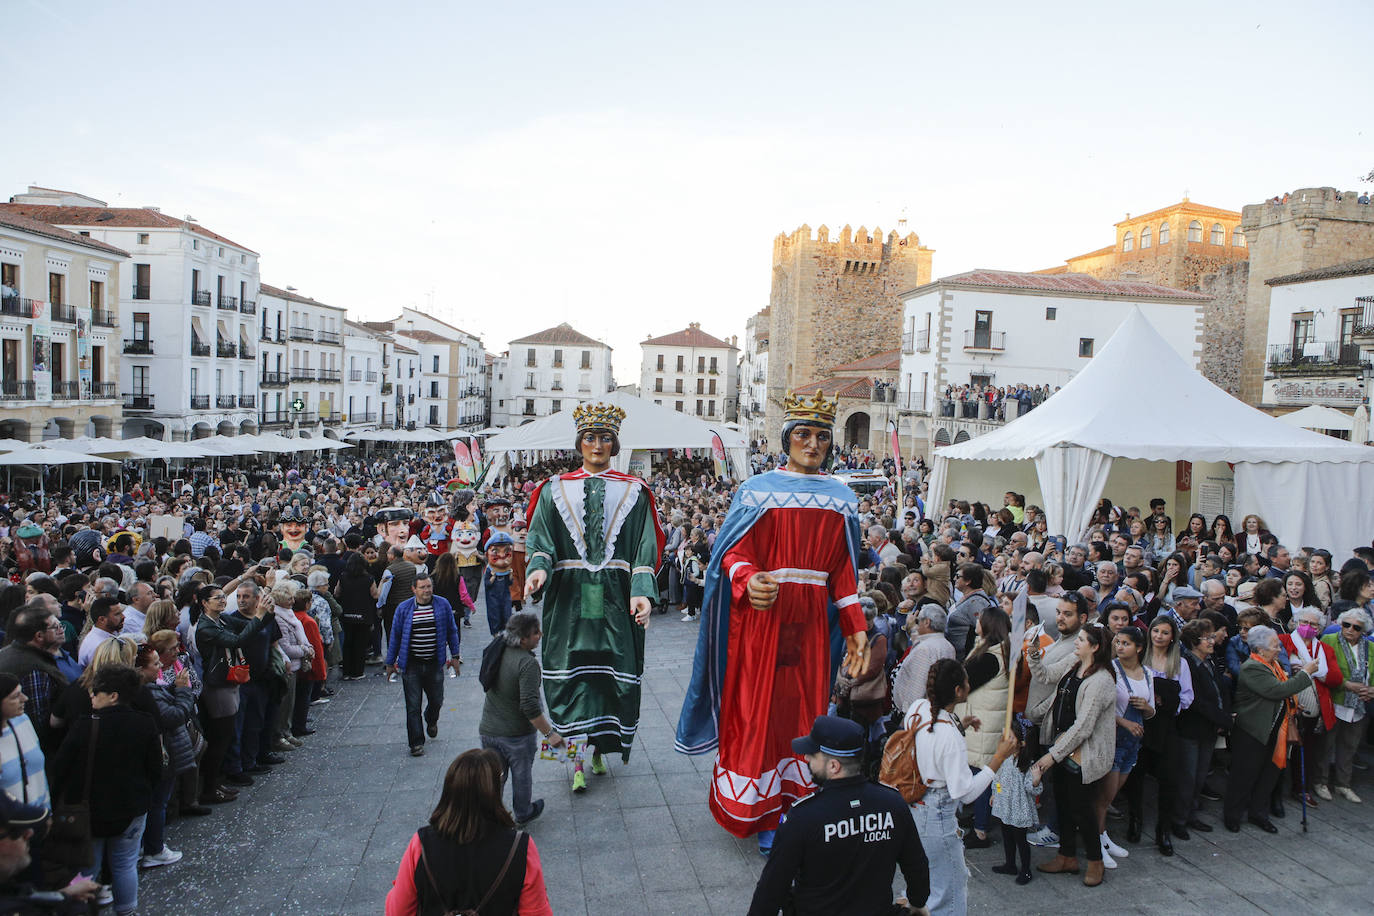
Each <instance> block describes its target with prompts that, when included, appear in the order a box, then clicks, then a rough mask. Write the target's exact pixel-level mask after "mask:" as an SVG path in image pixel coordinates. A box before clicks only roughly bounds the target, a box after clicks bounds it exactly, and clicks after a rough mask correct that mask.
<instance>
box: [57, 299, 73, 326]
mask: <svg viewBox="0 0 1374 916" xmlns="http://www.w3.org/2000/svg"><path fill="white" fill-rule="evenodd" d="M52 320H53V321H62V322H65V323H67V324H76V307H75V306H71V305H62V304H60V303H54V304H53V307H52Z"/></svg>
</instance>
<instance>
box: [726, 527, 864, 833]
mask: <svg viewBox="0 0 1374 916" xmlns="http://www.w3.org/2000/svg"><path fill="white" fill-rule="evenodd" d="M844 525H845V522H844V516H842V515H841V514H840V513H838V512H834V511H831V510H828V509H799V508H796V509H794V508H780V509H770V510H768V511H767V512H765V513H764V515H763V517H762V518H760V519H759V520H758V522H757V523H755V524H754V526H753V527H752V528H751V529H750V530H749V531H748V532H747V533H746V534H745V535H744V536H743V537H742V538H741V539H740V540H739V542H738V543H737V544H736V545H735V546H734V548H733V549H731V550H730V551H729V552H728V553H726V554H725V555H724V556H723V557H720V558H719V559H718V562H719V563H720V564H721V568H722V572H723V573H724V574H725V575H727V576H728V577H729V580H730V583H731V586H732V589H731V590H732V597H731V602H730V630H729V665H728V667H727V668H726V675H725V683H724V688H723V691H722V694H721V705H720V720H719V722H720V750H719V753H718V755H717V757H716V763H715V768H714V771H713V773H712V781H711V800H710V806H711V813H712V814H713V815H715V818H716V821H717V822H718V823H719V824H720V825H721V826H722V827H724V828H725V829H726V830H728V831H730V832H731V833H733V834H735V835H736V836H741V837H744V836H749V835H751V834H755V833H758V832H760V831H762V830H773V829H775V828H776V827H777V826H778V817H779V815H781V814H783V813H784V812H786V811H787V809H788V808H790V807H791V806H792V803H793V802H794V801H796V800H797V799H799V798H805V797H806V796H807V795H809V794H811V792H812V790H813V789H814V788H815V785H814V784H813V783H812V781H811V774H810V771H809V770H808V769H807V766H806V761H805V760H804V759H803V758H801V757H799V756H797V755H795V754H794V753H793V752H792V739H793V738H796V737H798V736H800V735H805V734H808V733H809V732H810V731H811V726H812V724H813V722H814V721H815V719H816V717H817V716H819V715H823V714H824V713H825V711H826V707H827V705H828V703H829V699H830V688H831V679H830V624H829V620H828V618H827V610H826V608H827V605H828V604H829V603H830V602H832V601H833V602H834V603H835V605H836V607H837V608H838V609H839V612H840V629H841V631H842V632H843V633H844V635H846V636H848V635H850V634H852V633H858V632H862V631H863V629H864V616H863V611H862V610H861V609H860V607H859V601H858V596H857V594H856V591H857V584H856V582H855V581H854V568H853V561H852V559H851V558H850V555H849V550H848V547H847V542H846V538H845V527H844ZM757 572H770V573H772V574H773V576H774V577H775V578H776V579H777V580H778V583H779V584H778V598H777V601H776V603H774V605H773V606H772V607H771V608H769V609H768V610H766V611H758V610H755V609H754V607H753V605H751V604H750V603H749V598H748V594H747V585H748V582H749V578H750V577H751V576H753V575H754V574H755V573H757Z"/></svg>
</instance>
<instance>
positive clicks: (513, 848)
mask: <svg viewBox="0 0 1374 916" xmlns="http://www.w3.org/2000/svg"><path fill="white" fill-rule="evenodd" d="M524 835H525V831H523V830H517V831H515V840H514V841H513V842H512V843H511V844H510V852H508V853H506V861H505V862H504V863H502V865H501V870H500V871H498V872H497V873H496V878H495V879H494V880H493V881H492V882H491V886H490V887H488V888H487V892H486V893H485V894H483V895H482V899H481V901H480V902H479V903H478V904H477V905H476V906H475V907H471V908H470V909H466V910H456V909H454V908H453V907H451V906H449V905H448V904H446V903H444V902H443V901H444V896H443V894H442V893H441V892H440V890H439V882H438V881H436V880H435V879H434V872H433V870H431V869H430V867H429V860H428V859H426V858H425V844H424V843H421V844H420V864H421V865H423V866H424V867H425V876H426V877H427V878H429V886H430V887H431V888H433V889H434V896H435V897H436V898H437V899H438V900H439V902H440V904H441V905H442V906H443V907H444V916H482V907H484V906H486V905H487V904H488V903H489V902H490V901H491V898H492V896H493V895H494V894H495V893H496V890H497V888H499V887H500V886H501V882H502V881H504V880H506V872H508V871H510V865H511V863H512V862H514V861H515V854H516V853H517V852H519V850H520V838H521V837H523V836H524Z"/></svg>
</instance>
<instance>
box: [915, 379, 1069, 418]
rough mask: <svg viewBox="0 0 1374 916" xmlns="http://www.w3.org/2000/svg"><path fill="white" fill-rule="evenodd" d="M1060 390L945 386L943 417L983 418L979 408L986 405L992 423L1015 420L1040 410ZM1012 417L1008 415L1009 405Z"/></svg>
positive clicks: (1042, 386)
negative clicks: (1027, 413)
mask: <svg viewBox="0 0 1374 916" xmlns="http://www.w3.org/2000/svg"><path fill="white" fill-rule="evenodd" d="M1058 390H1059V388H1058V387H1055V388H1053V389H1051V388H1050V386H1049V385H1045V384H1041V385H1027V384H1024V383H1022V384H1017V385H1000V386H999V385H988V384H982V385H979V384H968V385H946V386H945V389H944V396H943V397H942V398H941V401H940V416H942V417H959V418H961V419H964V420H977V419H981V418H982V417H981V416H980V413H979V411H980V408H981V407H982V405H984V404H986V405H987V414H986V416H987V418H988V419H992V420H1008V419H1010V420H1015V419H1016V418H1017V417H1019V416H1021V414H1024V413H1026V412H1027V411H1030V410H1033V409H1035V408H1036V407H1039V406H1040V405H1041V404H1043V403H1044V402H1045V401H1046V400H1048V399H1049V398H1050V396H1051V395H1053V394H1054V393H1055V392H1056V391H1058ZM1012 404H1014V405H1015V406H1014V407H1011V411H1012V413H1011V416H1007V411H1008V406H1009V405H1012Z"/></svg>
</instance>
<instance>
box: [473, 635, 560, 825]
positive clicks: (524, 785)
mask: <svg viewBox="0 0 1374 916" xmlns="http://www.w3.org/2000/svg"><path fill="white" fill-rule="evenodd" d="M543 635H544V632H543V630H541V629H540V626H539V615H538V614H535V613H534V612H532V611H519V612H517V613H515V614H512V615H511V616H510V619H508V620H507V621H506V628H505V629H504V630H502V631H501V633H500V635H499V636H498V639H501V641H502V642H503V643H504V645H505V648H504V649H502V650H501V663H500V665H499V667H498V668H497V672H496V679H495V681H494V682H492V684H491V686H490V687H489V688H487V696H486V699H485V701H483V703H482V720H481V722H480V723H478V726H477V733H478V734H479V735H480V736H481V738H482V747H484V748H487V749H488V750H492V751H495V752H496V753H497V754H498V755H499V756H500V757H501V762H502V764H503V765H504V767H505V769H504V771H503V772H502V782H503V783H504V782H505V778H506V777H507V776H509V777H510V783H511V811H512V812H513V813H514V814H515V823H516V825H517V826H521V827H523V826H524V825H526V824H528V823H529V822H530V821H532V820H534V819H535V818H537V817H538V816H539V815H540V814H541V813H543V811H544V799H542V798H540V799H536V800H534V801H530V795H531V794H532V790H533V780H532V778H531V771H532V770H533V767H534V755H535V753H536V752H537V751H538V750H539V738H538V737H536V733H537V734H539V735H542V736H543V737H544V739H545V740H546V741H547V742H548V744H549V746H550V747H558V746H560V745H561V744H562V743H563V736H562V735H560V734H558V732H556V731H554V729H553V725H552V724H551V723H550V722H549V719H548V716H546V715H544V706H543V704H542V703H541V702H540V698H539V696H540V693H539V691H540V681H541V679H542V677H543V673H542V671H541V670H540V666H539V659H538V658H537V657H536V656H535V654H534V650H535V647H536V646H538V645H539V640H540V638H541V637H542V636H543Z"/></svg>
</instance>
